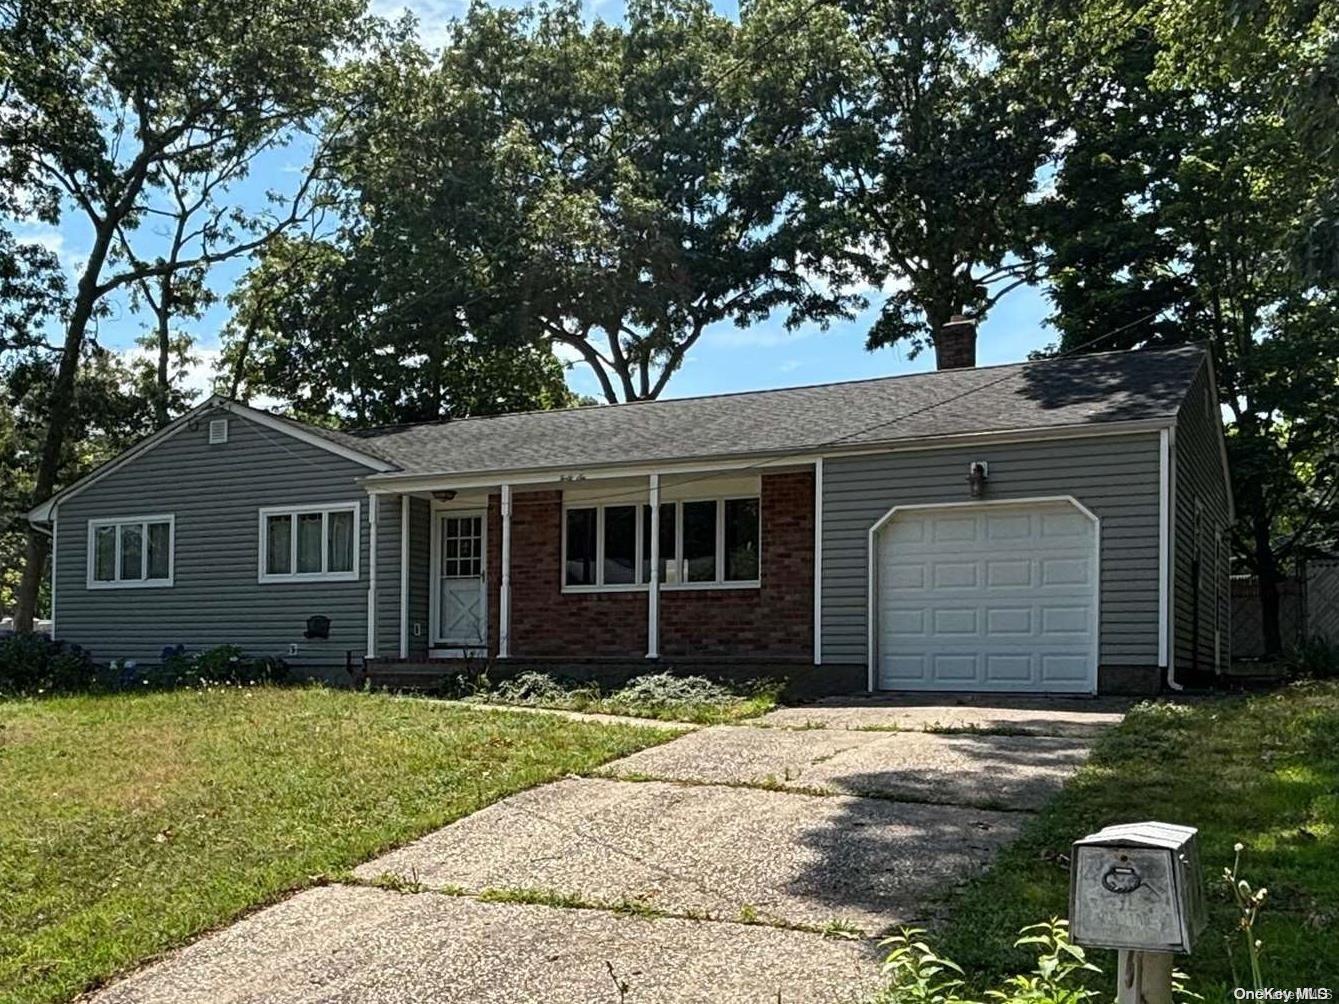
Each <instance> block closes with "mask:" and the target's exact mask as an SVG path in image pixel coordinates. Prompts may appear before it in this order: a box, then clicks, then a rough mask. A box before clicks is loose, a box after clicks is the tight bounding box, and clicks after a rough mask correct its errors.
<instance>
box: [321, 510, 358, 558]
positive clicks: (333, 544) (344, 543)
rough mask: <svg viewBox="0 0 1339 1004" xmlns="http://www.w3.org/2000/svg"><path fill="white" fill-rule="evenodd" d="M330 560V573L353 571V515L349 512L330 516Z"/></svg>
mask: <svg viewBox="0 0 1339 1004" xmlns="http://www.w3.org/2000/svg"><path fill="white" fill-rule="evenodd" d="M329 548H330V558H329V566H328V569H327V570H328V571H331V572H352V571H353V513H351V512H349V511H348V510H344V511H342V512H339V511H336V512H332V513H331V514H330V543H329Z"/></svg>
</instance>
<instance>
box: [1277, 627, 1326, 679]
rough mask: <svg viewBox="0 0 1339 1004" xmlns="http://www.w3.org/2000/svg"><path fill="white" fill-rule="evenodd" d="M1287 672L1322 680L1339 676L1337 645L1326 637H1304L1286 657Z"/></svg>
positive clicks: (1303, 677) (1305, 677)
mask: <svg viewBox="0 0 1339 1004" xmlns="http://www.w3.org/2000/svg"><path fill="white" fill-rule="evenodd" d="M1286 665H1287V669H1288V673H1289V674H1290V675H1292V676H1296V677H1300V678H1302V679H1313V680H1324V679H1332V678H1334V677H1336V676H1339V645H1337V644H1335V643H1334V642H1332V641H1330V640H1329V639H1328V638H1321V637H1312V638H1305V639H1303V640H1302V642H1301V643H1300V644H1299V645H1298V646H1297V647H1296V648H1295V649H1293V650H1292V651H1291V652H1289V653H1288V658H1287V662H1286Z"/></svg>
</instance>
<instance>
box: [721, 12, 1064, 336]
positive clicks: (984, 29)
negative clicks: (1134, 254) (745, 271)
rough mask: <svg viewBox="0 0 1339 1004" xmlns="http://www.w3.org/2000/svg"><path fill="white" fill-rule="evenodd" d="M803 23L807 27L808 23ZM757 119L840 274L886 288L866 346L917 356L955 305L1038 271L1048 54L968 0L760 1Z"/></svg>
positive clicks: (750, 22) (752, 22)
mask: <svg viewBox="0 0 1339 1004" xmlns="http://www.w3.org/2000/svg"><path fill="white" fill-rule="evenodd" d="M800 25H802V26H803V27H802V28H801V29H800V30H796V28H797V27H798V26H800ZM745 31H746V34H747V35H748V36H750V37H751V38H752V39H754V44H755V45H756V49H755V51H758V52H762V51H764V50H766V51H767V56H766V57H763V58H759V59H758V61H757V65H756V67H755V68H754V70H753V73H754V75H755V78H756V83H755V85H754V86H755V89H756V90H757V91H758V94H759V96H758V98H757V105H758V120H759V121H758V123H757V127H756V129H755V132H756V133H757V134H759V135H761V136H763V137H765V138H764V139H761V140H760V141H759V142H760V143H762V144H763V145H764V146H765V147H766V148H767V149H768V150H769V151H770V157H771V158H772V170H773V171H774V172H775V173H776V174H777V175H778V177H779V179H780V180H779V183H780V184H783V185H785V186H787V187H789V188H790V190H791V192H792V195H791V197H790V199H789V200H788V205H789V206H790V207H791V208H790V212H791V213H793V214H794V216H795V217H796V219H797V220H801V221H803V223H802V226H803V227H804V228H812V229H814V230H815V231H816V232H817V233H818V234H820V235H821V240H822V242H823V244H824V247H825V254H824V260H823V269H824V271H825V272H826V274H827V275H828V277H829V279H830V280H832V281H835V282H839V283H848V282H855V283H859V284H862V285H865V286H866V288H872V289H873V290H874V291H875V292H876V293H882V294H883V295H884V301H883V304H882V309H881V311H880V315H879V317H878V320H877V321H876V322H875V324H874V327H873V329H872V330H871V331H870V333H869V339H868V346H869V347H870V348H878V347H880V346H886V345H893V344H895V343H898V342H902V341H906V342H909V344H910V347H911V350H912V354H913V355H914V354H915V353H916V352H918V351H919V350H920V349H921V348H922V347H924V346H925V345H926V344H927V342H928V338H929V336H930V334H931V333H932V332H933V331H934V330H935V329H937V328H938V327H940V326H941V325H942V324H944V323H945V322H947V321H948V320H949V318H950V317H951V316H952V315H953V314H956V313H959V312H964V311H965V312H967V313H970V314H973V315H975V316H977V317H984V316H985V315H986V314H987V313H988V311H989V310H990V308H991V307H992V306H993V305H994V304H995V303H996V302H997V301H998V300H999V298H1000V297H1001V296H1003V295H1004V294H1006V293H1007V292H1008V291H1009V290H1010V289H1013V288H1014V287H1016V286H1017V285H1019V284H1020V283H1022V282H1025V281H1031V280H1032V279H1033V278H1034V277H1035V271H1036V269H1035V261H1034V259H1035V251H1034V246H1033V243H1034V235H1033V232H1032V231H1033V226H1034V224H1033V222H1032V220H1031V212H1032V211H1031V208H1030V205H1029V201H1030V199H1031V197H1032V195H1033V193H1034V192H1035V190H1036V186H1037V178H1038V170H1039V169H1040V168H1041V167H1042V165H1043V163H1044V162H1045V160H1046V158H1047V156H1048V154H1049V152H1050V150H1051V145H1052V143H1053V141H1054V139H1055V137H1056V132H1055V126H1054V121H1053V119H1052V118H1050V117H1048V115H1047V109H1046V107H1045V104H1044V103H1043V102H1041V101H1038V100H1036V99H1035V97H1034V95H1033V93H1032V91H1031V89H1030V88H1029V87H1027V86H1025V85H1026V83H1027V82H1028V80H1029V78H1030V77H1031V76H1032V75H1033V74H1034V72H1035V65H1034V64H1035V62H1036V61H1037V60H1039V59H1040V58H1044V57H1042V56H1040V55H1039V54H1038V53H1037V51H1036V50H1035V49H1034V48H1030V47H1028V46H1026V45H1019V44H1017V43H1016V40H1015V38H1014V27H1013V24H1012V22H1011V20H1010V18H1009V17H1008V16H1007V14H1005V13H1003V12H997V11H995V10H992V9H991V8H990V7H989V5H982V4H978V3H975V2H963V0H952V2H948V0H944V2H936V3H884V2H866V0H848V2H843V3H838V4H823V5H820V6H819V7H818V8H817V9H814V8H813V5H812V4H809V3H807V2H806V0H759V2H757V3H755V4H752V5H750V7H749V8H748V9H747V13H746V17H745Z"/></svg>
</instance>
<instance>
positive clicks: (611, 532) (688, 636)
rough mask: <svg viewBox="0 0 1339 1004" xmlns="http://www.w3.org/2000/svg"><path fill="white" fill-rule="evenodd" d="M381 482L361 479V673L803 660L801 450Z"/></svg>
mask: <svg viewBox="0 0 1339 1004" xmlns="http://www.w3.org/2000/svg"><path fill="white" fill-rule="evenodd" d="M394 480H395V479H394V478H392V477H391V476H385V477H377V478H372V479H369V480H368V482H367V486H368V492H369V505H368V509H369V525H370V541H369V564H370V569H369V571H370V581H369V588H368V619H367V647H366V658H367V659H368V660H369V666H370V667H376V668H377V670H378V671H385V670H388V669H389V668H390V666H391V665H393V664H394V665H398V666H399V667H400V669H399V671H398V672H402V673H404V674H406V675H415V674H417V675H422V676H425V677H426V676H430V675H431V674H432V673H440V672H442V671H445V670H448V669H449V670H451V671H455V672H459V671H461V670H468V669H469V667H470V666H472V665H478V666H480V667H482V666H485V665H499V664H502V665H505V664H506V663H507V662H508V661H509V660H519V659H524V660H526V663H527V665H538V664H545V663H551V664H555V665H557V664H566V665H568V666H569V667H570V666H577V665H581V664H584V665H585V666H586V667H587V670H588V671H591V670H590V667H593V666H597V665H600V664H603V665H605V666H606V667H607V666H612V665H614V664H619V665H621V666H624V667H626V666H628V665H630V664H631V665H638V666H641V667H643V668H642V670H641V671H643V672H644V671H646V670H645V667H646V666H647V665H648V664H650V665H658V664H660V663H662V662H664V663H665V664H666V665H671V664H672V665H675V666H678V665H687V664H688V663H690V662H691V663H700V664H703V665H707V664H710V663H712V662H714V663H717V664H721V663H723V662H729V663H735V662H738V661H739V660H748V661H752V662H756V663H758V664H759V665H764V664H768V663H772V664H780V665H788V666H809V667H812V666H813V665H815V664H816V663H817V661H818V660H817V653H818V637H817V632H816V630H815V610H816V608H817V601H818V588H817V587H816V580H817V577H816V575H815V555H816V551H817V549H818V542H817V540H816V533H815V526H816V515H817V510H818V506H819V504H820V503H819V502H818V499H817V492H816V481H817V478H816V476H815V464H813V463H810V464H805V465H795V464H793V463H792V464H790V465H788V466H786V467H775V468H765V469H762V470H758V469H756V468H755V469H752V470H747V469H746V470H729V469H726V470H707V471H701V470H675V471H672V472H665V473H662V472H650V473H647V474H640V473H639V474H632V475H630V474H626V473H620V474H617V475H614V474H610V475H607V476H606V475H602V474H568V475H564V476H554V477H551V478H549V479H531V480H527V481H523V482H511V481H501V482H498V483H495V484H477V483H470V482H468V481H466V480H464V479H453V480H444V479H442V480H425V479H423V478H416V479H411V480H412V483H409V484H400V485H397V486H396V487H398V488H399V489H400V490H398V491H392V490H391V482H392V481H394ZM401 480H404V479H401Z"/></svg>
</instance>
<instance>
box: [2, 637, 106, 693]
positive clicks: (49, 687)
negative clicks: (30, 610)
mask: <svg viewBox="0 0 1339 1004" xmlns="http://www.w3.org/2000/svg"><path fill="white" fill-rule="evenodd" d="M95 679H96V673H95V670H94V667H93V660H92V659H91V658H90V657H89V655H88V653H87V652H85V651H84V650H83V649H82V648H80V647H79V646H78V645H69V644H66V643H65V642H63V641H48V640H47V639H46V638H43V637H41V636H40V635H35V634H20V635H14V636H12V637H9V638H3V639H0V694H5V695H35V694H50V693H58V692H68V691H74V690H87V689H89V688H90V687H92V686H93V682H94V680H95Z"/></svg>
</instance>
